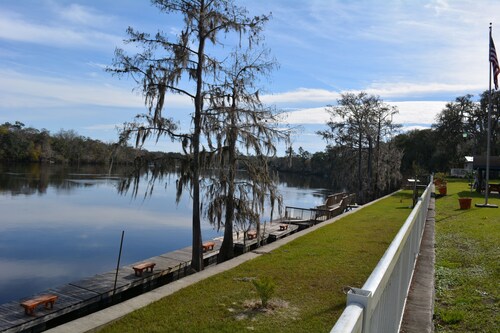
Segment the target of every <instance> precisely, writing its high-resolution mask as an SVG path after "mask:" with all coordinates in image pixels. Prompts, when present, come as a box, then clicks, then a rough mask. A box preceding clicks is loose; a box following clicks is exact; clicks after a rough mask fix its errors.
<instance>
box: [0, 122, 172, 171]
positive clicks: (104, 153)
mask: <svg viewBox="0 0 500 333" xmlns="http://www.w3.org/2000/svg"><path fill="white" fill-rule="evenodd" d="M179 155H180V154H176V153H163V152H149V151H147V150H144V149H137V148H133V147H131V146H129V145H118V144H116V143H104V142H102V141H100V140H95V139H91V138H88V137H84V136H81V135H79V134H78V133H76V132H75V131H74V130H62V129H61V130H60V131H58V132H57V133H55V134H51V133H50V132H49V131H48V130H46V129H41V130H39V129H36V128H33V127H26V126H25V125H24V124H23V123H21V122H19V121H15V122H14V123H10V122H6V123H3V124H1V125H0V162H2V163H56V164H71V165H84V164H95V165H105V166H109V165H110V164H117V165H133V164H135V163H138V161H155V160H164V159H169V160H175V159H178V158H180V156H179Z"/></svg>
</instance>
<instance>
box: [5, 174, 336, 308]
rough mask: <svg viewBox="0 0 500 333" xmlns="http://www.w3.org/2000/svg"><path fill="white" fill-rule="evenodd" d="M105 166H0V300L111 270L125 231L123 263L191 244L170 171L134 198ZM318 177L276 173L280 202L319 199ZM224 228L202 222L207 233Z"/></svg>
mask: <svg viewBox="0 0 500 333" xmlns="http://www.w3.org/2000/svg"><path fill="white" fill-rule="evenodd" d="M107 171H108V170H107V169H106V168H102V167H94V166H85V167H81V168H76V169H75V168H70V167H65V166H58V165H29V166H10V167H6V166H0V211H1V212H2V218H1V220H0V267H2V270H0V303H4V302H8V301H10V300H15V299H19V298H21V297H25V296H29V295H31V294H34V293H37V292H40V291H43V290H45V289H48V288H51V287H55V286H58V285H61V284H64V283H68V282H71V281H75V280H78V279H80V278H83V277H88V276H92V275H94V274H98V273H102V272H106V271H110V270H112V269H113V268H114V267H115V265H116V258H117V252H118V248H119V241H120V236H121V231H122V230H125V240H124V248H123V254H122V264H123V265H126V264H130V263H133V262H136V261H139V260H143V259H145V258H149V257H153V256H156V255H159V254H162V253H166V252H169V251H173V250H176V249H179V248H182V247H185V246H189V245H191V215H192V214H191V205H192V204H191V199H190V197H189V195H184V196H182V197H181V199H180V201H179V202H178V203H177V204H176V193H175V192H176V191H175V186H174V184H175V180H176V174H175V173H171V174H168V175H165V177H163V178H162V179H161V181H160V182H158V184H156V187H155V189H154V193H153V195H152V196H148V197H146V198H144V197H143V196H142V195H141V193H146V192H147V187H146V185H147V181H143V182H141V184H140V188H139V192H138V193H139V196H138V197H137V198H134V197H133V196H132V195H131V193H130V192H129V193H125V194H119V191H118V189H119V186H118V185H119V182H120V180H121V179H122V176H123V175H125V171H124V170H119V169H115V170H114V172H113V174H111V175H108V174H107ZM282 176H283V175H282ZM321 183H322V182H316V181H315V180H312V179H308V178H304V177H301V178H298V179H293V177H291V176H289V175H285V176H283V177H280V185H279V188H280V191H281V192H282V194H283V197H284V204H285V205H289V206H299V207H313V206H315V205H317V204H320V203H322V202H323V200H324V197H325V195H326V194H328V193H329V192H330V191H328V190H326V189H324V188H321V187H320V185H318V186H317V185H316V184H321ZM315 186H317V187H315ZM275 216H276V215H275ZM264 218H265V219H267V220H268V219H269V217H268V216H267V217H264ZM221 234H222V232H218V231H217V230H215V229H214V227H213V226H211V225H210V224H208V223H206V222H205V223H203V224H202V235H203V238H204V239H211V238H214V237H217V236H220V235H221Z"/></svg>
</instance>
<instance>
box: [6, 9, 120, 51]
mask: <svg viewBox="0 0 500 333" xmlns="http://www.w3.org/2000/svg"><path fill="white" fill-rule="evenodd" d="M0 39H5V40H10V41H16V42H26V43H35V44H40V45H50V46H57V47H74V48H87V47H93V48H100V49H109V48H110V45H121V44H122V39H123V38H122V37H120V36H115V35H112V34H108V33H104V32H100V31H98V30H93V29H87V30H86V29H79V28H77V27H71V26H69V25H67V24H66V25H62V24H61V25H57V24H52V25H48V24H40V23H35V22H33V21H29V20H27V19H25V18H23V17H22V16H20V15H18V14H16V13H12V12H8V11H1V10H0Z"/></svg>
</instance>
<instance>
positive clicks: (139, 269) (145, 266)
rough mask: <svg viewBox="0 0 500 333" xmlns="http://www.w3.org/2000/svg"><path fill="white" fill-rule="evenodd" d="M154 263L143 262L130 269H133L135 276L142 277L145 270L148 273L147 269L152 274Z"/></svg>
mask: <svg viewBox="0 0 500 333" xmlns="http://www.w3.org/2000/svg"><path fill="white" fill-rule="evenodd" d="M155 265H156V264H155V263H154V262H150V261H148V262H143V263H141V264H137V265H135V266H132V268H133V269H134V271H135V276H141V275H142V272H143V271H144V270H146V272H147V271H148V269H150V270H151V273H153V268H154V267H155Z"/></svg>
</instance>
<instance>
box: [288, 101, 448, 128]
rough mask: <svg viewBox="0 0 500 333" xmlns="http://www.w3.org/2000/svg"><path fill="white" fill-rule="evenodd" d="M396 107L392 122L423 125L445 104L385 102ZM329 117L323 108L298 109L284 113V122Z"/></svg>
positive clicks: (316, 121) (311, 121) (321, 121)
mask: <svg viewBox="0 0 500 333" xmlns="http://www.w3.org/2000/svg"><path fill="white" fill-rule="evenodd" d="M386 103H387V104H389V105H393V106H396V107H397V108H398V110H399V113H398V114H396V115H395V116H394V119H393V121H394V122H395V123H398V124H425V125H429V126H430V125H431V124H432V123H434V120H435V117H436V115H437V114H438V113H439V112H441V110H443V108H444V106H445V105H446V103H447V102H442V101H402V102H386ZM329 119H330V115H329V114H328V112H327V111H326V109H325V107H318V108H307V109H300V110H297V111H289V112H285V122H287V123H289V124H325V123H326V122H327V121H328V120H329Z"/></svg>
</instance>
